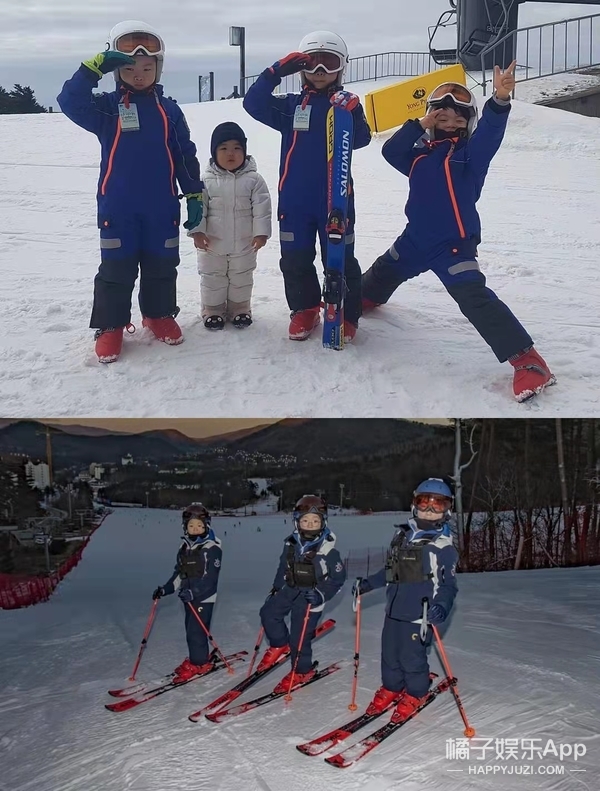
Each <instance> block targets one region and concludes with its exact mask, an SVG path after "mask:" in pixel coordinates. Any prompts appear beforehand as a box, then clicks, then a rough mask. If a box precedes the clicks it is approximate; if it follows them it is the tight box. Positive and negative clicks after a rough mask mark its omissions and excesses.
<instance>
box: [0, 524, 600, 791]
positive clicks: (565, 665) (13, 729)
mask: <svg viewBox="0 0 600 791" xmlns="http://www.w3.org/2000/svg"><path fill="white" fill-rule="evenodd" d="M178 520H179V515H178V514H177V513H173V512H171V511H147V510H142V509H135V510H134V509H119V510H117V511H116V512H115V513H113V514H112V515H110V516H109V517H108V518H107V519H106V521H105V522H104V524H103V525H102V527H101V528H100V529H99V530H98V531H97V532H96V533H95V534H94V536H93V538H92V540H91V542H90V545H89V546H88V548H87V549H86V551H85V554H84V556H83V559H82V562H81V563H80V564H79V565H78V566H77V568H75V569H74V570H73V571H72V572H71V573H70V574H69V575H68V576H67V578H66V579H65V580H64V581H63V582H62V583H61V585H60V586H59V588H58V589H57V591H56V592H55V594H54V595H53V596H52V598H51V600H50V602H49V603H47V604H43V605H38V606H36V607H32V608H29V609H26V610H19V611H16V610H15V611H2V612H0V630H1V633H2V653H1V664H0V689H1V690H2V691H1V693H0V712H1V716H0V765H1V766H2V773H1V774H0V789H1V791H81V790H82V789H85V791H170V789H173V791H175V790H176V789H177V791H179V790H180V789H194V791H239V789H241V788H243V789H244V791H283V790H284V789H285V791H305V789H307V788H311V789H314V791H342V789H343V791H354V790H355V789H356V790H358V789H361V791H399V789H402V791H417V789H423V788H426V789H439V788H444V789H445V791H459V790H460V791H462V790H463V789H466V788H468V789H477V791H487V790H488V789H498V790H500V789H502V791H528V790H529V789H531V791H539V789H549V790H551V791H570V790H571V789H573V790H575V789H577V790H578V791H595V789H597V788H598V776H599V773H600V738H599V733H600V726H599V724H598V723H599V722H600V702H599V701H600V695H599V693H600V684H599V681H598V679H599V677H600V675H599V670H600V636H599V632H598V605H599V600H598V590H599V583H600V569H598V568H581V569H576V570H561V569H559V570H552V571H538V572H515V573H513V572H508V573H498V574H480V575H462V576H461V577H460V578H459V586H460V593H459V597H458V599H457V604H456V607H455V610H454V612H453V615H452V618H451V621H450V624H449V627H448V628H447V630H445V632H446V637H445V646H446V649H447V652H448V655H449V658H450V662H451V665H452V670H453V672H454V673H455V675H456V676H457V677H458V679H459V690H460V691H461V694H462V697H463V701H464V705H465V707H466V710H467V713H468V716H469V718H470V720H471V722H472V724H473V726H474V727H475V729H476V730H477V736H478V739H479V738H481V739H483V738H489V739H494V740H495V739H509V738H510V739H516V740H517V744H518V747H519V760H518V761H514V760H513V761H512V764H516V765H518V766H525V765H532V766H534V767H535V771H536V772H540V773H539V774H534V775H527V776H526V775H523V776H517V775H505V776H503V775H501V774H500V773H497V774H494V773H493V767H494V766H508V765H510V764H511V761H509V760H507V759H504V760H496V759H495V758H494V756H493V754H490V753H489V752H488V753H487V754H486V758H485V760H481V756H482V755H483V754H484V753H483V751H482V749H481V747H482V745H483V744H485V742H483V741H474V742H473V745H474V746H477V750H476V751H475V752H472V753H471V757H470V758H469V760H468V761H466V760H465V761H459V760H449V759H447V758H446V740H448V739H460V738H461V737H462V733H463V726H462V722H461V720H460V717H459V715H458V712H457V709H456V707H455V704H454V702H453V700H452V699H451V698H450V696H449V695H442V696H441V697H440V698H439V699H438V700H437V701H436V702H435V703H434V704H432V705H431V706H430V707H429V708H428V709H426V710H425V711H424V712H423V713H422V714H421V715H419V717H418V718H417V719H416V720H415V721H414V722H413V723H410V724H409V725H407V726H406V727H405V728H404V729H403V731H401V732H400V733H398V734H396V735H395V736H394V737H392V738H390V739H389V740H388V741H387V742H386V743H385V744H384V745H382V746H381V747H379V748H377V750H375V751H374V752H373V753H372V754H371V755H370V756H368V757H367V758H365V759H364V760H363V761H362V762H361V763H359V764H357V766H356V767H354V768H352V769H347V770H342V771H339V770H337V769H335V768H332V767H330V766H328V765H327V764H325V763H324V762H323V761H322V759H321V758H319V757H314V758H308V757H306V756H304V755H301V754H300V753H299V752H297V751H296V750H295V749H294V746H295V745H296V744H298V743H299V742H301V741H304V740H306V739H308V738H312V737H313V736H314V735H317V734H318V733H320V732H323V731H325V730H328V729H330V728H331V727H334V726H335V725H336V724H341V723H342V722H344V721H345V720H346V719H348V718H349V712H348V710H347V704H348V702H349V700H350V685H351V678H352V652H353V645H354V620H353V615H352V612H351V597H350V585H349V584H348V585H347V586H346V587H345V589H344V590H343V592H342V594H340V595H339V596H338V597H337V599H336V600H335V601H334V603H332V604H331V605H329V606H328V609H327V610H326V613H327V615H329V616H331V617H333V618H335V619H337V626H336V627H335V629H334V631H333V632H332V633H331V634H330V635H328V636H327V637H324V638H323V639H322V640H321V641H319V642H317V643H315V658H317V659H319V660H320V662H321V663H322V664H323V665H324V664H327V663H329V662H332V661H336V660H345V663H344V668H343V669H342V670H341V671H340V672H338V673H336V674H335V675H333V676H332V677H331V678H329V679H326V680H323V681H320V682H318V686H316V685H315V686H314V687H310V688H308V689H305V690H303V691H298V692H296V693H295V694H294V700H293V702H292V703H291V704H289V705H287V706H286V705H285V704H284V703H283V702H282V701H279V702H275V703H272V704H270V705H269V706H267V707H265V708H263V709H261V710H259V711H255V712H251V713H247V714H244V715H242V716H241V717H240V718H239V719H238V720H236V721H235V722H232V724H228V723H221V724H218V725H215V724H212V723H209V722H207V721H206V720H203V721H202V722H200V723H198V724H192V723H191V722H189V721H188V720H187V715H188V714H190V713H191V712H192V711H195V710H196V709H198V708H200V707H201V706H202V705H204V704H206V703H208V702H209V701H210V700H211V699H213V697H216V695H217V694H220V693H221V692H223V691H224V690H225V689H226V687H227V685H228V682H229V677H228V676H227V675H226V674H224V673H222V674H215V675H214V676H212V677H211V678H208V679H204V680H201V681H195V682H192V683H191V684H189V685H187V686H186V687H183V688H182V689H180V690H174V691H173V692H170V693H169V694H167V695H165V696H164V697H162V698H159V699H157V700H154V701H152V702H149V703H147V704H144V705H143V706H141V707H139V708H138V709H136V710H134V711H131V712H128V713H124V714H112V713H109V712H107V711H106V710H105V709H104V706H103V704H104V703H105V702H107V701H108V700H110V699H109V698H108V696H106V690H107V689H109V688H110V687H111V686H115V685H118V686H122V685H123V683H125V679H126V678H127V676H128V675H129V673H130V672H131V668H132V666H133V662H134V659H135V656H136V653H137V649H138V647H139V641H140V639H141V636H142V632H143V629H144V624H145V621H146V618H147V616H148V612H149V609H150V605H151V599H150V594H151V591H152V590H153V588H154V587H155V586H156V585H158V584H161V583H163V582H164V581H165V580H166V579H167V577H168V575H169V573H170V570H171V567H172V563H173V561H174V558H175V553H176V549H177V546H178V536H179V530H178V527H179V525H178ZM238 521H239V520H237V519H236V520H233V519H229V520H228V519H225V518H223V519H216V520H215V525H214V526H215V529H216V531H217V533H218V534H220V535H221V536H222V538H223V545H224V561H223V571H222V575H221V584H220V590H219V600H218V604H217V607H216V611H215V617H214V620H213V630H212V631H213V634H214V636H215V639H216V640H217V641H218V642H219V644H220V645H221V646H222V647H223V649H224V650H226V651H235V650H239V649H242V648H246V649H248V650H252V647H253V645H254V641H255V638H256V634H257V631H258V627H259V622H258V610H259V607H260V605H261V604H262V602H263V600H264V597H265V595H266V593H267V592H268V590H269V588H270V586H271V582H272V577H273V574H274V568H275V564H276V562H277V558H278V555H279V552H280V548H281V542H282V539H283V538H284V536H285V535H286V531H289V529H290V519H289V516H288V517H287V524H284V523H283V518H282V515H279V516H272V517H260V518H258V517H255V518H251V517H249V518H247V519H244V520H242V524H241V526H239V527H234V526H233V525H234V522H235V523H237V522H238ZM395 521H398V514H394V515H390V514H388V515H377V516H372V517H352V516H339V517H334V518H332V519H331V526H332V529H333V530H334V531H335V532H336V534H337V536H338V546H339V548H340V549H341V551H342V554H345V552H346V551H347V550H350V549H358V548H360V547H364V546H366V544H367V543H369V544H370V545H371V546H375V545H377V544H378V543H380V544H381V545H384V544H386V543H387V542H388V541H389V539H390V537H391V535H392V530H393V528H392V525H393V523H394V522H395ZM258 525H260V526H261V532H260V533H257V532H256V527H257V526H258ZM225 531H227V535H226V536H225V535H224V532H225ZM383 601H384V593H383V591H379V592H376V593H373V594H370V595H369V596H365V597H364V607H363V628H362V644H361V666H360V675H359V692H358V704H359V706H360V707H362V706H365V705H366V704H367V703H368V701H369V700H370V698H371V695H372V693H373V691H374V690H375V688H376V687H377V686H378V683H379V635H380V629H381V625H382V620H383ZM184 655H185V642H184V634H183V617H182V612H181V604H180V602H179V601H178V600H177V597H175V596H171V597H169V598H167V599H164V600H162V601H161V603H160V606H159V611H158V616H157V620H156V622H155V626H154V630H153V633H152V635H151V638H150V640H149V643H148V648H147V651H146V654H145V656H144V659H143V661H142V665H141V668H140V672H139V674H138V677H139V678H141V679H144V678H153V677H156V676H157V675H161V674H162V673H163V672H165V671H167V670H169V669H171V668H172V667H174V666H175V664H177V663H178V662H179V661H180V660H181V659H182V657H183V656H184ZM431 666H432V669H433V670H435V671H437V672H441V667H440V664H439V662H438V659H437V657H436V656H435V654H433V653H432V655H431ZM242 673H243V670H241V669H240V670H239V671H238V672H237V673H236V678H238V679H239V678H241V677H242ZM282 675H283V670H279V671H277V672H275V673H273V674H272V676H271V677H270V678H269V679H268V680H264V681H263V683H262V684H261V685H260V686H259V687H257V688H256V691H257V692H262V691H264V690H269V689H270V688H271V687H272V685H274V684H275V682H276V681H277V680H278V679H279V678H280V676H282ZM247 695H248V696H250V693H247ZM527 739H529V740H530V739H539V740H541V741H540V742H536V743H535V744H537V745H538V746H540V745H543V746H546V745H547V744H548V740H553V742H554V743H555V744H556V745H559V744H561V743H562V744H570V745H574V744H576V743H577V744H580V745H584V747H585V749H586V754H585V755H584V756H583V757H581V758H580V759H579V760H578V761H577V762H575V761H573V759H572V758H571V759H565V760H564V761H563V762H562V767H563V769H562V771H563V772H564V774H558V775H550V774H549V773H548V772H549V767H550V766H553V767H554V766H559V767H560V766H561V762H560V761H559V760H557V759H556V758H555V757H554V756H551V755H547V756H546V757H545V758H544V759H542V760H538V759H536V760H534V761H529V760H521V750H522V747H523V744H524V743H523V741H522V740H527ZM541 765H543V766H544V767H546V773H545V774H541V771H542V770H541V769H540V768H539V767H540V766H541ZM471 766H474V767H476V768H477V767H478V768H479V770H480V771H481V769H482V767H484V766H489V767H490V770H488V771H489V772H490V773H489V774H487V775H481V774H478V775H470V774H469V771H468V768H469V767H471ZM453 770H456V771H453ZM458 770H462V771H458ZM573 770H580V771H578V772H577V773H575V772H574V771H573ZM471 771H472V770H471Z"/></svg>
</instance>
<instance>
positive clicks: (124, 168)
mask: <svg viewBox="0 0 600 791" xmlns="http://www.w3.org/2000/svg"><path fill="white" fill-rule="evenodd" d="M163 60H164V43H163V40H162V38H161V37H160V36H159V35H158V33H156V31H154V30H153V29H152V28H150V27H149V26H148V25H146V24H145V23H143V22H135V21H132V22H122V23H120V24H119V25H116V26H115V27H114V28H113V30H112V31H111V33H110V41H109V43H108V51H106V52H102V53H100V54H98V55H96V56H95V57H94V58H92V59H91V60H88V61H84V63H82V65H81V66H80V68H79V69H78V70H77V71H76V72H75V74H74V75H73V77H71V79H70V80H67V82H66V83H65V84H64V86H63V89H62V91H61V93H60V95H59V96H58V103H59V105H60V107H61V109H62V111H63V112H64V114H65V115H66V116H67V117H68V118H70V119H71V120H72V121H74V122H75V123H76V124H77V125H78V126H81V127H82V128H83V129H86V130H87V131H88V132H92V133H93V134H95V135H96V136H97V137H98V139H99V141H100V144H101V147H102V156H101V164H100V179H99V182H98V227H99V228H100V251H101V264H100V268H99V270H98V274H97V275H96V279H95V281H94V305H93V308H92V316H91V320H90V327H92V328H94V329H96V330H97V332H96V334H95V338H96V354H97V356H98V359H99V361H100V362H103V363H109V362H114V361H115V360H116V359H117V358H118V357H119V354H120V353H121V348H122V344H123V331H124V329H125V328H126V327H127V328H128V329H129V327H130V326H131V325H130V321H131V295H132V292H133V288H134V285H135V281H136V278H137V276H138V269H139V270H140V273H141V277H140V290H139V303H140V310H141V313H142V317H143V321H142V323H143V326H145V327H148V328H149V329H150V331H151V332H152V333H153V334H154V335H155V336H156V337H157V338H158V339H159V340H161V341H164V342H165V343H168V344H171V345H175V344H179V343H181V342H182V341H183V335H182V333H181V329H180V327H179V325H178V324H177V322H176V321H175V317H176V316H177V313H178V312H179V308H178V307H177V298H176V280H177V266H178V264H179V222H180V205H179V197H178V194H177V182H179V185H180V187H181V189H182V191H183V192H184V193H185V197H186V198H187V207H188V223H189V222H191V223H192V225H188V223H186V225H188V227H193V226H195V225H198V223H199V222H200V220H201V219H202V190H203V184H202V181H201V180H200V165H199V163H198V160H197V158H196V147H195V145H194V144H193V143H192V141H191V140H190V130H189V128H188V125H187V123H186V120H185V117H184V115H183V113H182V111H181V109H180V108H179V107H178V105H177V104H176V103H175V102H174V101H173V100H172V99H168V98H167V97H165V96H164V95H163V88H162V86H161V85H159V84H158V81H159V80H160V76H161V73H162V66H163ZM111 71H112V72H114V76H115V81H116V84H117V86H116V90H114V91H112V92H110V93H100V94H94V93H93V90H94V88H96V86H97V85H98V81H99V80H100V79H101V78H102V76H103V75H104V74H107V73H109V72H111Z"/></svg>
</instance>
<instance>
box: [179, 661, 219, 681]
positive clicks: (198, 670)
mask: <svg viewBox="0 0 600 791" xmlns="http://www.w3.org/2000/svg"><path fill="white" fill-rule="evenodd" d="M212 666H213V663H212V662H205V663H204V664H203V665H193V664H192V663H191V662H190V660H189V659H188V658H187V656H186V658H185V659H184V660H183V662H182V663H181V664H180V665H178V666H177V667H176V668H175V670H174V671H173V673H174V676H173V683H174V684H181V682H182V681H189V680H190V678H194V676H202V675H204V674H205V673H208V671H209V670H210V669H211V668H212Z"/></svg>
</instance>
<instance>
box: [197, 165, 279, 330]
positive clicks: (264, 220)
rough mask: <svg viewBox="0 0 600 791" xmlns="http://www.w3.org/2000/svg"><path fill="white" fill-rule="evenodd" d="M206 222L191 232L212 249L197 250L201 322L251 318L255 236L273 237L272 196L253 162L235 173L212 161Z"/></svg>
mask: <svg viewBox="0 0 600 791" xmlns="http://www.w3.org/2000/svg"><path fill="white" fill-rule="evenodd" d="M203 181H204V187H205V191H204V217H203V218H202V222H201V223H200V225H198V226H197V227H196V228H192V229H191V230H190V231H188V236H191V235H192V234H194V233H204V234H206V236H207V237H208V240H209V243H208V246H209V249H208V250H207V251H204V250H198V251H197V252H198V272H199V273H200V299H201V305H202V318H203V319H205V318H207V317H209V316H221V317H222V318H223V319H226V318H229V319H233V318H235V316H238V315H239V314H241V313H247V314H249V315H251V314H252V310H251V297H252V285H253V282H254V270H255V269H256V252H255V251H254V250H253V249H252V240H253V238H254V237H255V236H267V237H270V236H271V196H270V194H269V189H268V187H267V184H266V182H265V180H264V179H263V177H262V176H261V175H260V173H258V172H257V170H256V162H255V161H254V158H253V157H251V156H249V157H247V158H246V162H245V164H244V165H243V166H242V167H241V168H240V169H239V170H237V171H235V172H231V171H228V170H224V169H223V168H220V167H219V166H218V165H217V164H216V163H215V162H213V160H212V159H211V160H210V162H209V164H208V165H207V168H206V170H205V172H204V174H203Z"/></svg>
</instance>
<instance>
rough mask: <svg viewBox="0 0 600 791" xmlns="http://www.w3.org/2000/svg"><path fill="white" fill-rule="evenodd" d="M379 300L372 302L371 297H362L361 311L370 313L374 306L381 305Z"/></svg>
mask: <svg viewBox="0 0 600 791" xmlns="http://www.w3.org/2000/svg"><path fill="white" fill-rule="evenodd" d="M381 304H382V303H381V302H373V300H372V299H367V298H366V297H363V298H362V312H363V313H370V312H371V311H372V310H375V308H379V307H380V306H381Z"/></svg>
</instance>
